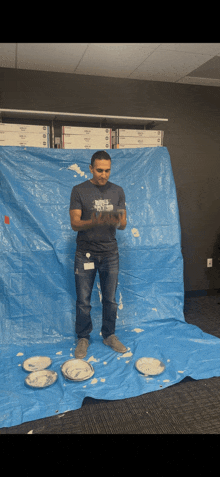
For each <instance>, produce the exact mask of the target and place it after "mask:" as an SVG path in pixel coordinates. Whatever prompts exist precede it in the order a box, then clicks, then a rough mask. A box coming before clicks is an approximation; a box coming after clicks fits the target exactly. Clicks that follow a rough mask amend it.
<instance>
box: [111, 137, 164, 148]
mask: <svg viewBox="0 0 220 477" xmlns="http://www.w3.org/2000/svg"><path fill="white" fill-rule="evenodd" d="M118 143H119V144H120V146H123V145H125V144H132V145H137V146H143V147H144V146H148V144H153V145H155V146H161V138H156V137H155V138H154V137H148V138H147V137H123V136H120V138H119V141H118Z"/></svg>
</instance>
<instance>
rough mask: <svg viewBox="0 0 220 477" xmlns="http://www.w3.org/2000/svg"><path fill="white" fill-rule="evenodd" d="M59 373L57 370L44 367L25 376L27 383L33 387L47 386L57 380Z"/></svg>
mask: <svg viewBox="0 0 220 477" xmlns="http://www.w3.org/2000/svg"><path fill="white" fill-rule="evenodd" d="M57 378H58V374H57V373H56V372H55V371H50V370H48V369H42V370H41V371H34V372H33V373H30V374H29V375H28V376H27V378H25V380H24V381H25V384H26V385H27V386H30V387H31V388H35V389H36V388H38V389H39V388H47V387H48V386H51V385H52V384H54V383H55V382H56V381H57Z"/></svg>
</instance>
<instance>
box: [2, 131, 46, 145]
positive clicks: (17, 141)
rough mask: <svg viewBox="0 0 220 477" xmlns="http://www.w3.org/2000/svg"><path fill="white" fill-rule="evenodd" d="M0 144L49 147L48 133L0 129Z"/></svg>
mask: <svg viewBox="0 0 220 477" xmlns="http://www.w3.org/2000/svg"><path fill="white" fill-rule="evenodd" d="M0 146H29V147H47V148H49V147H50V135H49V134H22V133H21V134H19V133H18V132H11V133H8V132H6V133H3V132H2V131H0Z"/></svg>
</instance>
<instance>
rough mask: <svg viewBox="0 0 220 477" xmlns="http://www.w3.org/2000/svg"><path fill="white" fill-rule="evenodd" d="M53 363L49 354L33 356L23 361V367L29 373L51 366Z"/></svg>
mask: <svg viewBox="0 0 220 477" xmlns="http://www.w3.org/2000/svg"><path fill="white" fill-rule="evenodd" d="M51 363H52V360H51V359H50V358H49V357H48V356H32V357H31V358H28V359H26V360H25V361H24V362H23V364H22V367H23V369H24V370H25V371H27V372H28V373H32V372H34V371H41V370H42V369H46V368H49V366H50V365H51Z"/></svg>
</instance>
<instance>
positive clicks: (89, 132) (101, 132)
mask: <svg viewBox="0 0 220 477" xmlns="http://www.w3.org/2000/svg"><path fill="white" fill-rule="evenodd" d="M62 134H71V135H83V136H106V135H109V137H111V128H110V129H109V128H85V127H73V126H62Z"/></svg>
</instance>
